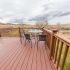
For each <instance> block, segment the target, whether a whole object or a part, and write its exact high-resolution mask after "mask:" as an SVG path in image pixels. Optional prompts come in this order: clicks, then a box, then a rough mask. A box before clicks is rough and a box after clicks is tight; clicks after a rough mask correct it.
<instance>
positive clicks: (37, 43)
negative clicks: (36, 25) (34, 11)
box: [37, 41, 38, 50]
mask: <svg viewBox="0 0 70 70" xmlns="http://www.w3.org/2000/svg"><path fill="white" fill-rule="evenodd" d="M37 50H38V41H37Z"/></svg>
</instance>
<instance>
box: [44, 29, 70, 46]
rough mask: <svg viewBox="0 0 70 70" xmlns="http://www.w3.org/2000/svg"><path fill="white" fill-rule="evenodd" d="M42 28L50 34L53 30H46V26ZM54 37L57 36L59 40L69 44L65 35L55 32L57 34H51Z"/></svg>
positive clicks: (68, 39) (69, 40)
mask: <svg viewBox="0 0 70 70" xmlns="http://www.w3.org/2000/svg"><path fill="white" fill-rule="evenodd" d="M44 30H45V31H46V32H48V33H50V34H53V30H48V29H46V28H44ZM53 35H54V36H55V37H56V38H58V39H59V40H61V41H62V42H64V43H65V44H66V45H68V46H70V38H69V37H68V36H66V35H63V34H60V33H57V34H53Z"/></svg>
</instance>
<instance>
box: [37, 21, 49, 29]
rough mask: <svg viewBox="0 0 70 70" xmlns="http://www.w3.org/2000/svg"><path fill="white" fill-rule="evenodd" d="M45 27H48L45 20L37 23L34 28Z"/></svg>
mask: <svg viewBox="0 0 70 70" xmlns="http://www.w3.org/2000/svg"><path fill="white" fill-rule="evenodd" d="M47 25H48V22H47V21H46V20H44V21H39V22H37V23H36V27H39V28H43V27H46V26H47Z"/></svg>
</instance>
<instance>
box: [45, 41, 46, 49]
mask: <svg viewBox="0 0 70 70" xmlns="http://www.w3.org/2000/svg"><path fill="white" fill-rule="evenodd" d="M45 49H46V41H45Z"/></svg>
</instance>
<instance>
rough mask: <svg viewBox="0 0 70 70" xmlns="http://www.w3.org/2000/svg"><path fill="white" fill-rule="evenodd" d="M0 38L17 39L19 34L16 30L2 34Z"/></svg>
mask: <svg viewBox="0 0 70 70" xmlns="http://www.w3.org/2000/svg"><path fill="white" fill-rule="evenodd" d="M1 36H3V37H5V36H6V37H18V36H19V32H18V30H14V31H10V32H8V33H2V34H1Z"/></svg>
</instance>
